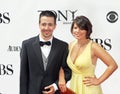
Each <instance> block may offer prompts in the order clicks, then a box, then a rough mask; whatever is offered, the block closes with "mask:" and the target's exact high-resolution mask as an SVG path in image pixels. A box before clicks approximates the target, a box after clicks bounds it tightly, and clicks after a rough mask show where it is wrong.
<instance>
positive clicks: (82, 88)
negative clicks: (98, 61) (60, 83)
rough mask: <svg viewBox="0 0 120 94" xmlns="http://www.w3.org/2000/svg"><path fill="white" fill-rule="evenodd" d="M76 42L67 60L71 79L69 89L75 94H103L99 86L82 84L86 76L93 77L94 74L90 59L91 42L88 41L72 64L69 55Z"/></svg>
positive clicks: (93, 66)
mask: <svg viewBox="0 0 120 94" xmlns="http://www.w3.org/2000/svg"><path fill="white" fill-rule="evenodd" d="M76 42H77V41H75V42H74V43H73V44H72V46H71V48H70V50H69V55H68V58H67V64H68V66H69V67H70V68H71V70H72V78H71V80H70V88H71V89H72V90H73V91H74V92H75V93H76V94H103V93H102V89H101V86H100V85H98V86H86V85H85V84H83V79H84V77H86V76H91V77H94V75H95V74H94V73H95V65H93V64H92V59H91V44H92V41H90V42H89V43H88V44H87V46H86V48H85V49H84V51H83V52H82V54H81V55H80V56H78V57H77V58H76V60H75V62H74V64H73V62H72V60H71V57H70V54H71V51H72V48H73V46H74V45H75V44H76Z"/></svg>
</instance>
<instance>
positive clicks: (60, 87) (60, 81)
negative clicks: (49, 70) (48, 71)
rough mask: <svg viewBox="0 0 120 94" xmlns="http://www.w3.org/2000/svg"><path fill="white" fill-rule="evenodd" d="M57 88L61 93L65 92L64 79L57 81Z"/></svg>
mask: <svg viewBox="0 0 120 94" xmlns="http://www.w3.org/2000/svg"><path fill="white" fill-rule="evenodd" d="M58 86H59V89H60V91H61V92H65V91H66V90H67V87H66V82H65V79H59V81H58Z"/></svg>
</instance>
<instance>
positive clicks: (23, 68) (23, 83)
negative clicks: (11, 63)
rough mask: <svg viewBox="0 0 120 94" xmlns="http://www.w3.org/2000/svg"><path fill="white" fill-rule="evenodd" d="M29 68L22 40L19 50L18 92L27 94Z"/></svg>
mask: <svg viewBox="0 0 120 94" xmlns="http://www.w3.org/2000/svg"><path fill="white" fill-rule="evenodd" d="M28 77H29V69H28V58H27V50H26V47H25V44H24V42H23V43H22V49H21V51H20V94H28V81H29V78H28Z"/></svg>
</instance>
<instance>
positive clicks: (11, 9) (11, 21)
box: [0, 0, 120, 94]
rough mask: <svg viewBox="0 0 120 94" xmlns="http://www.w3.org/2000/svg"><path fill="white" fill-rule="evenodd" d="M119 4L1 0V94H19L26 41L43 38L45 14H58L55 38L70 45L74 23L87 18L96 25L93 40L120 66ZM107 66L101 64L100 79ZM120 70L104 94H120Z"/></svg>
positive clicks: (78, 0) (81, 0) (104, 85)
mask: <svg viewBox="0 0 120 94" xmlns="http://www.w3.org/2000/svg"><path fill="white" fill-rule="evenodd" d="M119 3H120V1H119V0H100V1H99V0H1V1H0V94H19V70H20V55H19V54H20V50H21V43H22V41H23V40H25V39H28V38H30V37H32V36H36V35H38V34H39V24H38V18H39V14H40V12H41V11H42V10H54V11H55V12H56V13H57V15H58V18H57V28H56V30H55V32H54V36H56V37H57V38H60V39H62V40H64V41H66V42H68V43H69V42H71V41H72V40H73V39H74V38H73V36H72V35H71V33H70V26H71V22H72V20H73V19H74V18H75V17H76V16H78V15H85V16H87V17H88V18H89V19H90V21H91V22H92V24H93V33H92V39H93V40H94V41H96V42H97V43H99V44H101V46H102V47H103V48H104V49H105V50H106V51H108V53H110V54H111V55H112V56H113V58H114V59H115V60H116V62H117V64H118V65H120V18H119V17H120V5H119ZM105 69H106V65H104V64H103V63H102V61H100V60H98V64H97V67H96V76H98V77H99V76H100V75H101V74H102V73H103V72H104V70H105ZM119 79H120V69H119V68H118V69H117V71H115V72H114V73H113V75H112V76H111V77H110V78H109V79H107V80H106V81H105V82H103V83H102V88H103V92H104V94H119V92H120V90H119V86H120V81H119Z"/></svg>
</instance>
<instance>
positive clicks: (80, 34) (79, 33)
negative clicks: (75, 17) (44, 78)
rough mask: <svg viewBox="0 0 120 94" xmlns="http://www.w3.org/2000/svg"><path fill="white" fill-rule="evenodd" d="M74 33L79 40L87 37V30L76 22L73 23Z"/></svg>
mask: <svg viewBox="0 0 120 94" xmlns="http://www.w3.org/2000/svg"><path fill="white" fill-rule="evenodd" d="M72 34H73V36H74V37H75V38H76V39H78V40H81V39H86V30H81V29H80V28H79V27H78V26H77V24H76V23H75V24H74V25H73V29H72Z"/></svg>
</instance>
